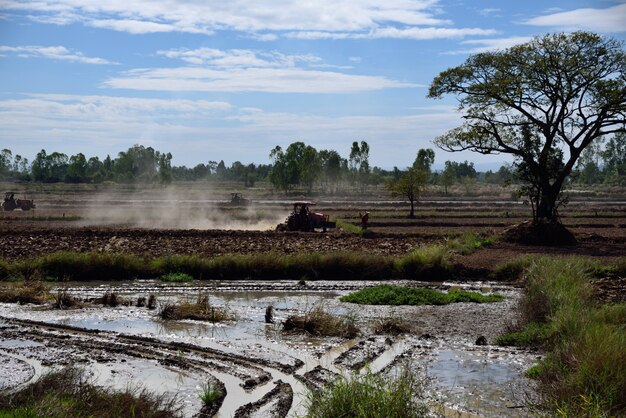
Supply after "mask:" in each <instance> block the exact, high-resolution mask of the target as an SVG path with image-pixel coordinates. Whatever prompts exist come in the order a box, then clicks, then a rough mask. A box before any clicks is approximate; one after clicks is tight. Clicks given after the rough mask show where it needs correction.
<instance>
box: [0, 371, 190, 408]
mask: <svg viewBox="0 0 626 418" xmlns="http://www.w3.org/2000/svg"><path fill="white" fill-rule="evenodd" d="M180 416H182V414H181V408H180V407H179V405H178V404H177V402H176V400H175V399H170V398H166V397H164V396H157V395H154V394H152V393H150V392H148V391H146V390H139V389H137V390H133V389H126V390H125V391H112V390H109V389H105V388H102V387H97V386H94V385H92V384H90V383H89V382H88V381H87V379H86V378H85V376H84V375H83V373H82V371H80V370H78V369H75V368H71V367H70V368H65V369H62V370H59V371H55V372H52V373H49V374H47V375H44V376H43V377H41V378H40V379H39V380H38V381H36V382H34V383H32V384H30V385H28V386H26V387H25V388H23V389H21V390H20V391H18V392H15V393H4V394H0V417H25V418H26V417H28V418H32V417H67V418H78V417H94V418H105V417H145V418H171V417H180Z"/></svg>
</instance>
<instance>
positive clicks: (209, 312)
mask: <svg viewBox="0 0 626 418" xmlns="http://www.w3.org/2000/svg"><path fill="white" fill-rule="evenodd" d="M159 316H160V317H161V318H162V319H174V320H180V319H194V320H196V321H210V322H221V321H226V320H228V319H231V318H232V315H230V313H229V312H228V311H227V310H226V309H223V308H215V307H214V306H212V305H211V303H210V302H209V295H206V294H202V293H200V294H198V297H197V299H196V300H195V301H194V302H181V303H173V302H166V303H164V304H163V305H162V306H161V309H160V311H159Z"/></svg>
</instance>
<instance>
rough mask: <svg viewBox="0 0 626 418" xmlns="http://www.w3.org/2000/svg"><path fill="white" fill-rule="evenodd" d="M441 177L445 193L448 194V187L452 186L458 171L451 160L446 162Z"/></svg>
mask: <svg viewBox="0 0 626 418" xmlns="http://www.w3.org/2000/svg"><path fill="white" fill-rule="evenodd" d="M439 179H440V181H441V185H442V186H443V190H444V193H445V194H448V187H450V186H452V185H453V184H454V181H455V180H456V171H455V170H454V167H453V166H452V164H451V161H446V162H445V168H444V170H443V173H441V176H440V177H439Z"/></svg>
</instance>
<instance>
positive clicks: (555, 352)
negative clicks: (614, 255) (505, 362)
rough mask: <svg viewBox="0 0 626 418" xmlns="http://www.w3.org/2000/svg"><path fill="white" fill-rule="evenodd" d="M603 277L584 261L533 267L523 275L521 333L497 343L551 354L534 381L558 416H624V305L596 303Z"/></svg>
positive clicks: (558, 261)
mask: <svg viewBox="0 0 626 418" xmlns="http://www.w3.org/2000/svg"><path fill="white" fill-rule="evenodd" d="M602 271H603V269H602V268H599V266H598V264H597V263H594V262H590V261H588V260H586V259H583V258H580V257H569V258H561V259H554V258H551V259H549V258H547V257H540V258H536V259H534V260H532V261H531V263H530V265H529V267H528V268H527V269H526V271H525V276H526V279H527V285H526V288H525V291H524V295H523V297H522V300H521V302H520V311H521V312H520V314H521V317H520V322H521V324H520V325H521V326H520V329H519V330H518V331H517V332H514V333H511V334H508V335H505V336H502V337H500V338H499V339H498V342H499V343H500V344H506V345H508V344H515V345H523V346H529V345H530V346H540V347H542V348H543V349H545V350H547V355H546V356H545V357H544V358H543V359H542V360H541V361H540V362H539V364H538V365H537V366H536V367H534V368H532V369H531V370H530V371H529V375H530V376H533V377H535V378H536V379H537V380H538V381H539V383H540V387H541V389H542V390H543V391H544V393H545V394H546V396H547V399H548V401H547V402H546V408H547V409H548V410H549V411H550V412H551V413H553V414H554V415H557V416H562V417H578V416H585V417H604V416H623V415H624V414H625V413H626V304H624V303H622V304H613V305H599V303H598V302H597V301H596V299H595V298H594V289H593V286H592V284H591V279H592V278H594V277H596V275H598V274H599V273H601V272H602Z"/></svg>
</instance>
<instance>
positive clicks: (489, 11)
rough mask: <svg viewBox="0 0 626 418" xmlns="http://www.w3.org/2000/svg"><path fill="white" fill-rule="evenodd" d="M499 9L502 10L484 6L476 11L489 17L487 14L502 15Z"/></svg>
mask: <svg viewBox="0 0 626 418" xmlns="http://www.w3.org/2000/svg"><path fill="white" fill-rule="evenodd" d="M501 11H502V9H496V8H485V9H482V10H480V11H479V12H478V13H479V14H480V15H481V16H485V17H489V16H493V17H502V15H501V14H500V12H501Z"/></svg>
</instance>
